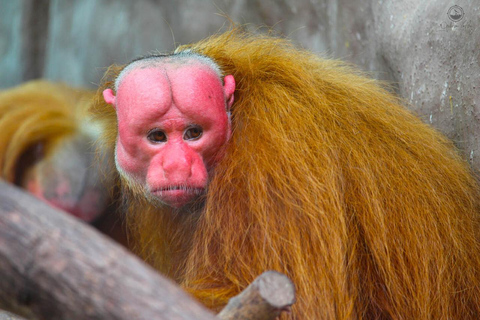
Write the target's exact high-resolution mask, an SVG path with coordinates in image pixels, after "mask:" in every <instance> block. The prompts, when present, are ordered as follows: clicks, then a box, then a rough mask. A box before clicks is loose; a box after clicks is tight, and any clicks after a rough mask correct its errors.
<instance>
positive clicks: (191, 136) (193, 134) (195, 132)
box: [183, 126, 203, 140]
mask: <svg viewBox="0 0 480 320" xmlns="http://www.w3.org/2000/svg"><path fill="white" fill-rule="evenodd" d="M202 133H203V130H202V128H200V127H197V126H195V127H191V128H188V129H187V130H186V131H185V133H184V134H183V139H184V140H197V139H199V138H200V137H201V136H202Z"/></svg>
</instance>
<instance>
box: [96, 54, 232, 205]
mask: <svg viewBox="0 0 480 320" xmlns="http://www.w3.org/2000/svg"><path fill="white" fill-rule="evenodd" d="M234 90H235V81H234V79H233V77H232V76H226V77H225V78H224V85H222V82H221V80H220V78H219V77H218V75H217V74H216V73H215V72H214V71H213V70H212V69H211V68H210V67H209V66H207V65H205V64H202V63H198V62H195V63H183V64H179V63H163V64H159V65H155V66H150V67H147V68H135V69H133V70H131V71H129V72H128V73H127V74H126V75H125V76H124V77H123V79H122V80H121V82H120V84H119V86H118V90H117V96H114V94H113V91H112V90H110V89H107V90H105V91H104V98H105V101H106V102H107V103H110V104H112V105H113V106H114V107H115V108H116V111H117V119H118V137H117V145H116V155H115V157H116V163H117V166H118V167H119V170H120V171H121V172H122V173H123V175H125V176H127V177H128V179H129V180H132V179H133V180H134V181H135V183H137V184H138V183H140V184H142V185H143V186H144V187H145V188H144V189H146V190H147V192H148V193H149V194H150V195H152V196H153V197H155V198H157V199H158V200H160V201H161V202H162V203H164V204H166V205H168V206H171V207H175V208H179V207H182V206H184V205H186V204H188V203H189V202H191V201H192V200H193V199H194V198H196V197H197V196H198V195H199V194H201V193H203V191H204V190H205V188H206V186H207V183H208V172H209V170H210V169H211V168H212V167H213V166H214V165H215V163H216V162H217V161H218V160H219V158H220V156H221V154H222V151H223V147H224V145H225V143H226V142H227V141H228V139H229V137H230V134H231V128H230V121H229V118H228V114H227V111H228V110H229V108H230V107H231V105H232V103H233V92H234Z"/></svg>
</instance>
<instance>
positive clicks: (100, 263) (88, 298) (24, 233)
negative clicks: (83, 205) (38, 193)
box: [0, 182, 215, 320]
mask: <svg viewBox="0 0 480 320" xmlns="http://www.w3.org/2000/svg"><path fill="white" fill-rule="evenodd" d="M0 309H5V310H7V311H11V312H13V313H16V314H19V315H21V316H23V317H26V318H29V319H129V320H130V319H215V317H214V316H213V315H212V314H211V313H210V312H209V311H207V310H206V309H205V308H203V306H201V305H200V304H199V303H198V302H196V301H195V300H193V299H192V298H191V297H189V296H188V295H187V294H186V293H184V292H183V291H182V290H181V289H179V288H178V287H177V286H176V285H175V284H174V283H173V282H171V281H169V280H167V279H166V278H164V277H162V276H161V275H159V274H158V273H157V272H156V271H155V270H153V269H152V268H150V267H149V266H147V265H146V264H144V263H143V262H142V261H141V260H140V259H138V258H137V257H135V256H133V255H132V254H130V253H129V252H128V251H127V250H126V249H124V248H123V247H121V246H120V245H118V244H116V243H114V242H112V241H111V240H109V239H108V238H106V237H105V236H103V235H101V234H100V233H98V232H97V231H96V230H94V229H93V228H91V227H90V226H88V225H86V224H84V223H81V222H80V221H78V220H76V219H75V218H73V217H71V216H69V215H67V214H64V213H63V212H60V211H58V210H55V209H53V208H51V207H50V206H48V205H46V204H44V203H42V202H41V201H39V200H37V199H36V198H34V197H33V196H31V195H29V194H26V193H25V192H23V191H22V190H20V189H18V188H16V187H13V186H11V185H9V184H6V183H4V182H0Z"/></svg>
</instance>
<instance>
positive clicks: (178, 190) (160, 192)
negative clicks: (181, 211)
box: [151, 185, 205, 208]
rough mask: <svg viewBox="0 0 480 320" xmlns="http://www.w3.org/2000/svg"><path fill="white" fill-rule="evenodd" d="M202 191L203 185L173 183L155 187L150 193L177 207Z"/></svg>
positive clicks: (203, 189)
mask: <svg viewBox="0 0 480 320" xmlns="http://www.w3.org/2000/svg"><path fill="white" fill-rule="evenodd" d="M204 191H205V188H203V187H194V186H181V185H180V186H176V185H174V186H165V187H160V188H155V189H153V190H152V191H151V193H152V194H153V195H155V196H156V197H157V198H159V199H160V200H161V201H162V202H164V203H165V204H167V205H169V206H171V207H175V208H179V207H182V206H184V205H185V204H187V203H189V202H190V201H191V200H193V199H194V198H196V197H197V196H199V195H201V194H203V193H204Z"/></svg>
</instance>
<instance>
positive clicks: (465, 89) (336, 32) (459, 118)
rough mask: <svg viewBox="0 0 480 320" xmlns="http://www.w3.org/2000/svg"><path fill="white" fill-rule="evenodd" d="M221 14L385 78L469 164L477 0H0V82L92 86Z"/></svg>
mask: <svg viewBox="0 0 480 320" xmlns="http://www.w3.org/2000/svg"><path fill="white" fill-rule="evenodd" d="M230 20H231V21H233V22H235V23H237V24H240V25H245V26H246V27H247V28H249V29H251V30H260V31H266V30H268V28H273V29H274V30H275V31H276V32H277V33H278V34H279V35H281V36H285V37H288V38H290V39H292V41H294V42H295V43H296V44H297V45H298V46H302V47H305V48H308V49H310V50H313V51H314V52H316V53H318V54H320V55H323V56H325V57H329V58H338V59H342V60H347V61H350V62H352V63H354V64H355V65H357V66H358V67H359V68H360V69H362V70H364V71H366V72H368V73H369V74H370V76H371V77H374V78H377V79H380V80H386V81H388V83H389V84H391V85H392V88H393V90H395V91H396V92H397V93H398V94H399V95H400V96H401V97H402V98H404V100H405V105H406V106H407V107H408V108H410V109H411V110H412V111H414V112H415V113H416V114H417V115H418V116H419V117H421V118H422V119H423V120H424V121H425V122H427V123H430V124H432V125H433V126H435V127H437V128H438V129H439V130H441V131H442V132H444V133H445V134H446V135H447V136H448V137H449V138H450V139H452V140H453V141H454V142H455V144H456V145H457V146H458V147H459V149H460V150H461V153H462V155H463V156H464V158H465V159H466V160H467V161H469V162H470V163H471V164H472V165H473V167H474V168H475V169H476V170H477V171H478V169H480V149H479V138H480V125H479V124H480V110H479V108H480V1H469V0H455V1H450V0H424V1H421V2H419V1H417V0H402V1H393V0H357V1H350V0H137V1H130V0H117V1H114V0H82V1H75V0H0V58H1V59H0V89H2V90H3V89H6V88H10V87H13V86H15V85H18V84H20V83H23V82H25V81H28V80H32V79H37V78H46V79H49V80H52V81H60V82H65V83H67V84H69V85H72V86H78V87H86V88H91V89H94V88H95V87H96V86H97V85H98V84H99V82H100V79H101V77H102V75H103V73H104V71H105V68H106V67H108V66H109V65H111V64H113V63H116V64H123V63H127V62H128V61H130V60H131V59H133V58H135V57H137V56H140V55H144V54H147V53H151V52H157V51H160V52H168V51H172V50H173V49H174V48H175V47H176V46H178V45H180V44H186V43H190V42H195V41H198V40H200V39H202V38H204V37H207V36H209V35H212V34H214V33H216V32H219V31H221V30H225V28H228V27H229V26H230ZM259 27H261V28H260V29H259Z"/></svg>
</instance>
